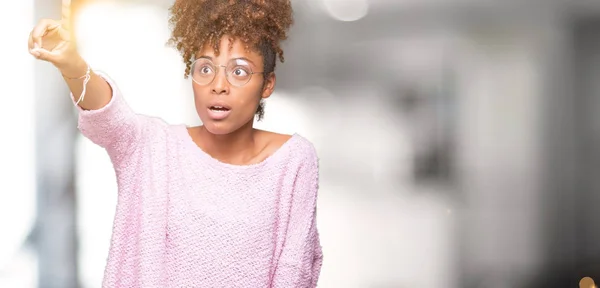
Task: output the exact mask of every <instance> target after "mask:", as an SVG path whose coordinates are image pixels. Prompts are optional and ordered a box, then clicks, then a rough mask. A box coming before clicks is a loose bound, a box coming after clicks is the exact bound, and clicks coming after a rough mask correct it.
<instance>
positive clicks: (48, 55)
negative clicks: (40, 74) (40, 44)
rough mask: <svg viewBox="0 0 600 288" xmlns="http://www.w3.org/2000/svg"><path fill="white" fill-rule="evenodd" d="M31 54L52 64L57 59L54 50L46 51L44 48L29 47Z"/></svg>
mask: <svg viewBox="0 0 600 288" xmlns="http://www.w3.org/2000/svg"><path fill="white" fill-rule="evenodd" d="M31 54H32V55H33V56H35V58H37V59H40V60H44V61H48V62H50V63H52V64H56V61H57V60H58V54H57V53H56V52H52V51H48V50H46V49H44V48H33V49H31Z"/></svg>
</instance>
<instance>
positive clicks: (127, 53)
mask: <svg viewBox="0 0 600 288" xmlns="http://www.w3.org/2000/svg"><path fill="white" fill-rule="evenodd" d="M172 1H173V0H145V1H135V0H119V1H109V0H95V1H91V0H86V1H82V0H80V1H77V0H73V9H74V21H75V24H74V25H75V29H76V34H77V36H78V44H79V45H80V51H81V53H82V54H83V55H84V57H85V58H86V59H87V60H88V62H90V64H91V65H92V67H93V68H94V69H96V70H102V71H104V72H106V73H108V74H109V75H111V77H112V78H113V79H114V80H116V81H117V83H118V85H119V87H120V88H121V90H122V91H123V93H124V95H125V97H126V99H127V101H128V102H129V104H130V105H131V106H132V107H133V108H134V109H135V110H136V111H137V112H139V113H142V114H148V115H154V116H159V117H162V118H164V119H165V120H166V121H168V122H170V123H172V124H178V123H186V124H188V125H197V124H200V122H199V120H198V119H197V116H196V113H195V109H194V105H193V99H192V92H191V83H190V80H186V79H184V78H183V71H184V66H183V63H182V62H181V59H180V57H179V55H178V54H177V52H176V51H175V50H173V49H171V48H169V47H167V46H166V45H165V43H166V41H167V38H168V37H169V27H168V23H167V20H168V8H169V7H170V5H171V4H172ZM293 3H294V9H295V13H296V14H295V20H296V21H295V25H294V27H293V28H292V31H291V34H290V39H289V41H288V42H286V44H285V48H284V50H285V53H286V54H285V55H286V62H285V63H284V64H280V65H278V70H277V72H278V87H277V89H276V93H275V94H274V96H273V97H271V98H269V100H268V101H267V109H266V118H265V119H264V120H263V121H262V122H260V123H257V127H259V128H263V129H270V130H274V131H276V132H281V133H293V132H298V133H300V134H301V135H303V136H305V137H307V138H308V139H310V140H311V141H312V142H313V143H314V144H315V146H316V147H317V150H318V152H319V155H320V161H321V162H320V164H321V177H320V179H321V180H320V181H321V185H320V187H321V188H320V192H319V193H320V194H319V197H320V198H319V202H318V227H319V229H320V233H321V237H322V245H323V249H324V254H325V260H324V265H323V269H322V273H321V278H320V281H319V287H323V288H334V287H342V288H354V287H356V288H404V287H447V288H458V287H466V288H471V287H473V288H475V287H489V288H503V287H578V283H579V280H580V279H581V278H582V277H584V276H590V277H592V278H594V279H596V280H597V281H600V217H598V216H597V214H596V213H595V212H596V209H595V206H596V204H599V205H600V177H599V176H598V175H599V174H598V173H599V172H598V170H597V167H598V166H599V164H600V97H598V96H599V94H600V81H599V80H600V1H598V0H503V1H501V0H295V1H293ZM0 5H2V7H3V9H1V11H2V15H3V16H2V17H0V24H1V26H0V27H3V28H2V34H3V35H2V37H3V39H4V40H3V42H2V43H3V44H2V45H1V46H0V51H1V52H2V53H0V63H2V65H0V79H2V80H0V83H1V84H2V85H1V87H2V95H3V100H2V104H3V105H0V129H1V130H2V131H4V132H3V133H2V135H3V136H2V139H3V141H2V142H0V175H2V176H0V228H1V232H0V235H1V237H0V287H2V288H4V287H11V288H12V287H18V288H28V287H40V288H42V287H44V288H45V287H59V288H69V287H82V288H93V287H100V285H101V280H102V276H103V270H104V265H105V264H106V257H107V255H108V248H109V241H110V235H111V229H112V220H113V216H114V212H115V206H116V189H117V187H116V184H115V176H114V172H113V170H112V165H111V163H110V161H109V158H108V156H107V155H106V153H105V152H104V151H103V150H102V149H101V148H99V147H97V146H95V145H94V144H92V143H91V142H90V141H88V140H87V139H85V138H83V137H82V136H81V135H80V134H79V132H78V131H77V118H76V113H75V109H74V107H73V105H72V103H71V102H70V101H69V99H68V95H69V94H68V90H67V87H66V85H65V84H64V82H63V81H62V78H61V77H60V74H59V73H58V72H57V71H56V69H55V68H53V67H52V66H51V65H49V64H47V63H42V62H38V61H35V60H34V59H33V57H32V56H30V55H29V54H28V51H27V37H28V35H29V32H30V31H31V29H32V28H33V26H34V25H35V23H37V21H38V20H39V19H41V18H54V19H60V8H61V1H60V0H20V1H5V2H3V4H0Z"/></svg>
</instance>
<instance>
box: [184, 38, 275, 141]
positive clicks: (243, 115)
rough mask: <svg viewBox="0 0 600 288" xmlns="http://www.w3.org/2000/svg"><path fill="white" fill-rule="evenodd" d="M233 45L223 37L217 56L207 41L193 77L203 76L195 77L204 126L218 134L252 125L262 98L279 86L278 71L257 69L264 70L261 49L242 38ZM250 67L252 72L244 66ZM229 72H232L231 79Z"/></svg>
mask: <svg viewBox="0 0 600 288" xmlns="http://www.w3.org/2000/svg"><path fill="white" fill-rule="evenodd" d="M229 46H230V40H229V37H223V38H222V40H221V42H220V44H219V52H220V53H219V55H218V56H217V55H215V51H214V49H212V47H210V46H209V45H206V46H205V47H204V49H202V50H201V51H199V52H198V53H197V54H196V59H201V60H198V61H196V64H195V65H194V66H193V67H192V76H191V77H192V78H194V73H195V74H196V78H195V79H199V80H200V81H192V87H193V90H194V100H195V103H196V111H197V112H198V116H199V117H200V120H202V123H203V125H204V127H205V128H206V129H207V130H208V131H209V132H211V133H213V134H218V135H225V134H229V133H232V132H235V131H237V130H238V129H240V128H241V127H252V123H253V121H254V115H255V113H256V109H257V108H258V105H259V103H260V100H261V99H265V98H268V97H269V96H271V93H272V92H273V88H274V87H275V75H274V74H272V75H268V76H265V75H264V74H263V73H257V72H263V57H262V56H261V55H260V53H259V52H257V51H254V50H249V51H247V50H246V49H245V44H244V43H243V42H242V41H240V40H239V39H236V40H235V41H234V42H233V46H232V47H231V48H230V47H229ZM224 66H228V67H230V68H231V69H229V70H227V69H226V67H224ZM248 67H249V68H250V69H251V72H252V73H248V72H250V71H247V70H246V69H244V68H248ZM226 73H229V74H230V76H229V80H228V76H226ZM213 76H214V79H212V77H213ZM248 76H249V77H248ZM248 78H249V80H247V79H248ZM210 79H212V81H210ZM245 80H247V82H246V81H245ZM243 83H245V84H243ZM240 84H242V86H240Z"/></svg>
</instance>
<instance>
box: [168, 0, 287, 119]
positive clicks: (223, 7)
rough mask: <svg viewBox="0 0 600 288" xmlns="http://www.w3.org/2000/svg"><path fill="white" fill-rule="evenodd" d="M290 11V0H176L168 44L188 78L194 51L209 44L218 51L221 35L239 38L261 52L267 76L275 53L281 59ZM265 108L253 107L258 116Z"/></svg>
mask: <svg viewBox="0 0 600 288" xmlns="http://www.w3.org/2000/svg"><path fill="white" fill-rule="evenodd" d="M292 14H293V11H292V5H291V3H290V0H176V1H175V3H174V4H173V6H172V7H171V8H170V19H169V24H170V26H171V30H172V34H171V37H170V39H169V41H168V44H169V45H171V46H173V47H175V48H176V49H177V50H178V51H179V53H181V55H182V57H183V61H184V63H185V64H186V69H185V73H184V77H185V78H187V77H188V76H189V75H190V71H191V65H192V61H193V60H194V54H195V53H196V52H197V51H200V50H201V49H202V48H203V47H204V46H205V45H207V44H209V45H212V46H213V49H214V50H215V53H216V54H217V55H218V53H219V41H220V40H221V38H222V37H223V36H224V35H228V36H229V37H231V38H232V39H231V40H233V39H235V38H238V39H240V40H241V41H243V42H244V43H245V44H246V49H255V50H256V51H258V52H259V53H260V54H261V55H262V57H263V59H264V61H263V62H264V67H263V68H264V70H263V71H264V75H265V76H267V75H269V74H270V73H272V72H274V71H275V65H276V63H275V62H276V58H277V56H279V60H280V61H281V62H283V61H284V57H283V50H282V49H281V46H280V42H281V41H283V40H285V39H287V37H288V35H287V33H288V30H289V28H290V26H291V25H292V24H293V21H294V20H293V16H292ZM231 43H233V41H231ZM264 110H265V104H264V102H263V101H261V102H260V104H259V106H258V109H257V111H256V116H257V117H258V120H261V119H262V118H263V117H264Z"/></svg>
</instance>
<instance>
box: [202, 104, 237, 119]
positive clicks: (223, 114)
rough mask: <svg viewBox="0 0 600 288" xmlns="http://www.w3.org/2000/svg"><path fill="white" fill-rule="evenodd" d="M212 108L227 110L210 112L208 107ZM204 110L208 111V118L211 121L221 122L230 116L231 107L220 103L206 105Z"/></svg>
mask: <svg viewBox="0 0 600 288" xmlns="http://www.w3.org/2000/svg"><path fill="white" fill-rule="evenodd" d="M213 106H220V107H223V108H225V109H227V111H216V110H211V109H210V107H213ZM206 110H207V111H208V117H209V118H210V119H212V120H223V119H225V118H227V116H229V114H231V106H229V105H227V104H225V103H223V102H220V101H219V102H213V103H210V104H209V105H208V107H206Z"/></svg>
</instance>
